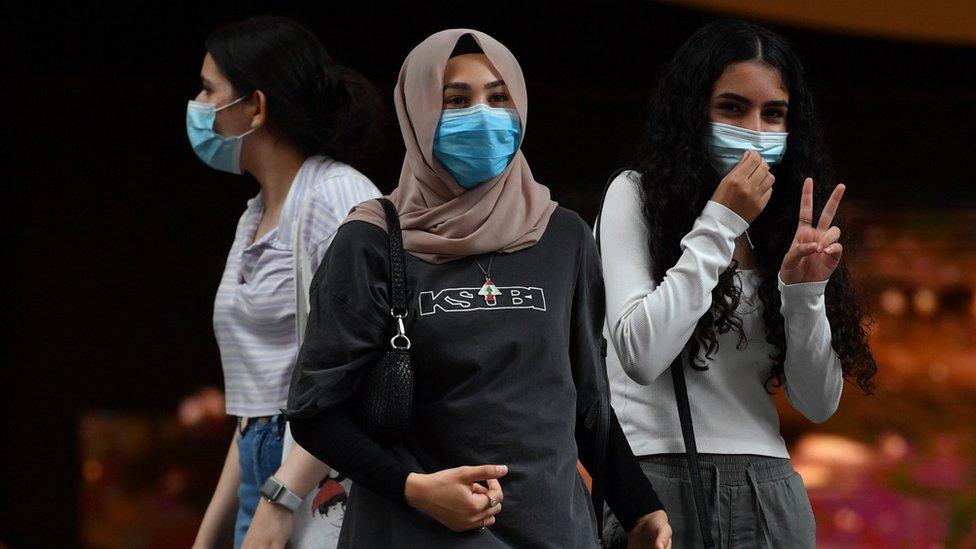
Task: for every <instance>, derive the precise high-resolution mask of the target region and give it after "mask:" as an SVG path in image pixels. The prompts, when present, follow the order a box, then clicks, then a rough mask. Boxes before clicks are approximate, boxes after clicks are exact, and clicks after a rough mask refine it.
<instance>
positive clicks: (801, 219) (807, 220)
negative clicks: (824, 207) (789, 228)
mask: <svg viewBox="0 0 976 549" xmlns="http://www.w3.org/2000/svg"><path fill="white" fill-rule="evenodd" d="M800 223H806V224H807V225H813V220H810V219H803V218H802V217H801V218H800Z"/></svg>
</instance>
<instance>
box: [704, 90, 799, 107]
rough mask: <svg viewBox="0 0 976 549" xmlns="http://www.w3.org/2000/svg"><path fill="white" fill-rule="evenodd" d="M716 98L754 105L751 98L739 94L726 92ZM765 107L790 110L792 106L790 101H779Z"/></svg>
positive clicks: (766, 104) (768, 103)
mask: <svg viewBox="0 0 976 549" xmlns="http://www.w3.org/2000/svg"><path fill="white" fill-rule="evenodd" d="M715 97H720V98H722V99H732V100H733V101H738V102H739V103H742V104H744V105H752V101H751V100H749V98H747V97H743V96H741V95H739V94H737V93H732V92H725V93H722V94H719V95H717V96H715ZM763 106H764V107H784V108H788V107H789V106H790V104H789V102H788V101H783V100H777V101H767V102H766V103H765V104H764V105H763Z"/></svg>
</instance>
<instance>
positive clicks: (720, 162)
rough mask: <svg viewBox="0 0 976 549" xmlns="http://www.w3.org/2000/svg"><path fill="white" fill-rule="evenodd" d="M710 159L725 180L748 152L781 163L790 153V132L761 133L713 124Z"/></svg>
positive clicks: (709, 143) (718, 123)
mask: <svg viewBox="0 0 976 549" xmlns="http://www.w3.org/2000/svg"><path fill="white" fill-rule="evenodd" d="M709 126H710V130H711V133H710V134H709V136H708V160H709V162H710V163H711V164H712V167H714V168H715V171H717V172H718V174H719V175H720V176H722V177H725V176H726V175H727V174H728V173H729V172H730V171H732V168H734V167H735V165H736V164H738V163H739V161H740V160H742V154H743V153H745V152H746V151H756V152H757V153H759V155H760V156H762V158H763V160H765V161H766V163H767V164H770V165H772V164H778V163H779V162H780V161H782V160H783V155H784V154H786V136H787V135H789V134H788V133H787V132H757V131H754V130H747V129H745V128H740V127H738V126H732V125H730V124H722V123H720V122H710V123H709Z"/></svg>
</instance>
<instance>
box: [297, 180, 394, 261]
mask: <svg viewBox="0 0 976 549" xmlns="http://www.w3.org/2000/svg"><path fill="white" fill-rule="evenodd" d="M349 171H352V170H349ZM312 191H313V192H315V193H317V194H316V196H315V198H314V199H313V202H312V208H310V209H311V210H312V211H313V212H314V213H313V214H311V215H310V217H311V220H310V221H311V229H312V230H311V231H310V236H309V239H310V241H311V245H310V246H309V247H308V255H309V258H308V263H309V268H310V269H311V271H312V273H315V271H316V270H318V268H319V265H320V264H321V263H322V259H323V258H324V257H325V252H327V251H328V249H329V245H331V244H332V239H333V238H334V237H335V233H336V231H338V230H339V227H340V226H341V225H342V222H343V221H344V220H345V219H346V216H347V215H349V211H350V210H352V209H353V207H355V206H356V205H357V204H360V203H362V202H365V201H367V200H371V199H374V198H379V197H380V196H382V195H381V194H380V191H379V190H378V189H377V188H376V186H375V185H373V183H372V182H371V181H370V180H369V179H367V178H366V176H364V175H362V174H359V173H358V172H353V173H342V174H340V175H335V176H332V177H327V178H325V179H323V180H322V181H321V182H317V183H316V185H315V187H313V189H312Z"/></svg>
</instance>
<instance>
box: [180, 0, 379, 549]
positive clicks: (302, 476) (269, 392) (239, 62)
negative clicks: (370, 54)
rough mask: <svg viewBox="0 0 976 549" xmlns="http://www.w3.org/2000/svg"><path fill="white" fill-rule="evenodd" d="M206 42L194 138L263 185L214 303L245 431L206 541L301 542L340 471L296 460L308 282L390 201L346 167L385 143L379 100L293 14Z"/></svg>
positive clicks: (236, 411) (204, 152)
mask: <svg viewBox="0 0 976 549" xmlns="http://www.w3.org/2000/svg"><path fill="white" fill-rule="evenodd" d="M206 47H207V54H206V56H205V57H204V61H203V68H202V71H201V79H202V85H203V90H202V91H201V92H200V94H199V95H198V96H197V97H196V100H195V101H191V102H190V104H189V106H188V108H187V133H188V136H189V138H190V142H191V144H192V146H193V149H194V152H196V153H197V155H198V156H199V157H200V159H201V160H203V161H204V162H205V163H207V164H208V165H210V166H211V167H213V168H215V169H218V170H222V171H228V172H232V173H237V174H241V173H243V172H248V173H250V174H251V175H252V176H254V178H255V179H257V181H258V183H259V184H260V187H261V190H260V192H259V193H258V194H257V196H255V197H254V198H253V199H251V200H250V201H248V203H247V209H246V210H245V211H244V214H243V215H242V216H241V219H240V222H239V223H238V226H237V231H236V235H235V238H234V243H233V245H232V246H231V249H230V254H229V255H228V258H227V264H226V267H225V270H224V275H223V278H222V279H221V282H220V287H219V289H218V291H217V298H216V301H215V304H214V331H215V334H216V338H217V343H218V345H219V347H220V355H221V362H222V365H223V370H224V379H225V390H226V395H227V413H228V414H230V415H234V416H237V417H238V432H237V433H235V436H234V437H233V440H231V444H230V450H229V451H228V454H227V459H226V461H225V463H224V469H223V472H222V473H221V475H220V481H219V482H218V484H217V488H216V490H215V492H214V495H213V498H212V499H211V502H210V505H209V506H208V508H207V512H206V514H205V516H204V518H203V522H202V524H201V526H200V530H199V532H198V534H197V539H196V543H195V546H196V547H212V546H216V545H226V541H227V538H229V537H230V530H231V525H232V524H233V525H234V536H233V537H234V546H235V547H240V546H241V545H242V544H243V542H244V538H245V534H247V533H248V529H249V526H252V520H253V521H254V522H253V528H251V530H252V531H251V533H250V536H249V539H248V542H249V544H250V543H251V542H259V543H263V542H266V541H268V540H272V539H279V540H287V539H288V537H289V536H290V535H291V533H292V528H293V516H292V511H293V510H294V509H295V508H296V506H297V504H298V503H299V502H301V498H303V497H304V496H305V495H306V494H308V493H309V492H310V491H311V490H312V489H313V488H315V487H316V486H317V485H318V486H322V485H323V483H324V481H325V479H327V477H328V475H329V468H328V467H327V466H326V465H325V464H323V463H322V462H320V461H318V460H316V459H315V458H314V457H312V456H311V455H310V454H308V453H307V452H305V451H304V450H302V449H301V448H300V447H295V448H294V450H293V451H291V452H290V453H289V454H288V458H287V460H286V461H285V463H284V464H282V450H283V447H284V446H285V444H286V437H285V432H286V431H285V425H284V420H283V418H282V416H281V415H280V414H279V412H278V410H279V409H281V408H283V407H284V405H285V402H286V400H287V396H288V387H289V383H290V378H291V372H292V367H293V365H294V363H295V356H296V354H297V352H298V347H299V341H300V337H301V336H302V335H303V334H302V331H303V328H304V315H305V314H306V311H307V308H305V307H303V305H304V303H303V299H304V296H305V295H307V292H308V284H309V283H310V278H311V277H310V276H308V275H307V273H310V272H314V270H315V269H316V268H317V267H318V264H319V262H320V261H321V259H322V257H323V255H324V254H325V251H326V249H327V248H328V247H329V244H330V243H331V241H332V237H333V236H334V234H335V231H336V229H337V228H338V227H339V224H340V223H341V222H342V220H343V219H344V218H345V216H346V214H347V212H349V210H350V209H351V208H352V207H353V206H355V205H356V204H358V203H360V202H362V201H364V200H368V199H371V198H374V197H377V196H379V194H380V193H379V192H378V190H377V189H376V187H375V186H374V185H373V184H372V183H371V182H370V181H369V179H367V178H366V177H365V176H364V175H362V174H361V173H359V172H358V171H356V170H355V169H353V168H352V167H350V166H349V165H347V164H345V163H343V162H342V160H346V159H350V158H354V157H356V156H357V154H358V153H360V152H362V151H363V150H364V149H365V148H366V147H368V146H369V144H370V143H371V141H372V137H373V136H374V134H375V132H376V131H377V130H378V124H377V120H378V112H379V101H378V99H377V95H376V93H375V91H374V90H373V88H372V86H371V85H370V84H369V83H368V82H367V81H366V80H365V79H364V78H363V77H361V76H360V75H358V74H356V73H355V72H353V71H351V70H349V69H347V68H345V67H342V66H341V65H338V64H336V63H335V62H334V61H333V60H332V58H331V57H330V56H329V54H328V53H327V52H326V50H325V48H324V47H323V46H322V44H321V43H320V42H319V40H318V39H317V38H316V37H315V36H314V35H313V34H311V33H310V32H309V31H308V30H306V29H305V28H304V27H302V26H301V25H299V24H298V23H297V22H295V21H293V20H291V19H287V18H280V17H259V18H253V19H249V20H247V21H244V22H240V23H235V24H231V25H229V26H226V27H223V28H221V29H218V30H217V31H215V32H214V33H213V34H211V35H210V36H209V37H208V38H207V40H206ZM303 309H304V310H303ZM272 475H274V478H275V482H277V483H278V484H277V485H276V486H280V488H277V489H276V490H275V491H276V492H277V496H278V497H277V498H275V497H268V494H265V496H266V500H265V501H261V503H260V505H259V500H260V499H262V498H261V497H260V496H261V494H262V485H263V484H265V482H266V481H267V480H268V479H269V477H272ZM333 482H334V481H333ZM264 492H267V488H265V490H264ZM284 496H288V497H290V498H291V499H287V498H285V497H284ZM294 496H297V497H294ZM311 499H312V498H308V500H311ZM316 499H317V498H316ZM308 500H307V501H306V502H305V505H306V506H308V505H310V504H311V501H308ZM271 501H274V502H275V503H278V505H273V504H272V503H271ZM256 511H258V512H257V514H255V513H256ZM312 511H319V509H315V510H312ZM312 511H310V514H312V515H314V514H315V513H314V512H312ZM321 511H327V509H324V508H323V509H321ZM320 514H322V513H320ZM235 517H236V519H235ZM334 517H335V514H333V520H332V521H330V522H334ZM334 529H335V533H336V535H338V528H337V527H335V528H334Z"/></svg>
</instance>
